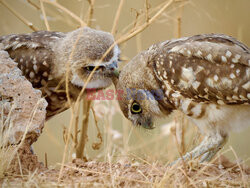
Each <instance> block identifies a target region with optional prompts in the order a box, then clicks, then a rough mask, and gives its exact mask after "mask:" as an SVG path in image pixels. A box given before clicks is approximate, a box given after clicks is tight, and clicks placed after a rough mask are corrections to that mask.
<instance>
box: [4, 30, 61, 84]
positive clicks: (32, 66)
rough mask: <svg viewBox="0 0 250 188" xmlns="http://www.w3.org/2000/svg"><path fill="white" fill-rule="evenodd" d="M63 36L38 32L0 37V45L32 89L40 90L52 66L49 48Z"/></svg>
mask: <svg viewBox="0 0 250 188" xmlns="http://www.w3.org/2000/svg"><path fill="white" fill-rule="evenodd" d="M64 36H65V34H64V33H60V32H50V31H38V32H34V33H30V34H12V35H7V36H1V37H0V43H2V44H3V46H4V50H6V51H7V52H8V53H9V55H10V57H11V58H12V59H13V60H14V61H15V62H16V63H18V68H19V69H21V71H22V72H23V75H24V76H25V77H26V78H27V79H28V80H29V81H30V82H31V83H32V85H33V87H35V88H41V87H42V86H43V85H45V84H46V82H47V80H48V77H49V74H50V70H51V66H52V63H51V62H52V61H53V50H52V48H51V46H52V44H53V43H55V41H57V40H59V39H61V38H63V37H64Z"/></svg>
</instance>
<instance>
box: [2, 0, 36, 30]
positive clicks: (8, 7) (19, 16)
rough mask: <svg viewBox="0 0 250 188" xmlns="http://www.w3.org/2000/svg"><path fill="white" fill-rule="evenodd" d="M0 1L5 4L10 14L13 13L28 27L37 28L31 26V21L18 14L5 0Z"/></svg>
mask: <svg viewBox="0 0 250 188" xmlns="http://www.w3.org/2000/svg"><path fill="white" fill-rule="evenodd" d="M0 3H1V4H2V5H3V6H5V7H6V8H7V9H8V10H9V11H10V12H11V13H12V14H14V15H15V16H16V17H17V18H18V19H19V20H20V21H21V22H23V23H24V24H25V25H27V26H28V27H29V28H30V29H32V30H33V31H38V29H37V28H36V27H35V26H33V24H32V23H31V22H29V21H28V20H26V19H25V18H24V17H23V16H22V15H20V14H18V13H17V12H16V11H15V10H14V9H13V8H12V7H10V6H9V5H8V4H7V3H6V2H4V1H3V0H0Z"/></svg>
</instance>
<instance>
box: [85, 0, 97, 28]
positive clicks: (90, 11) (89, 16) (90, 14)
mask: <svg viewBox="0 0 250 188" xmlns="http://www.w3.org/2000/svg"><path fill="white" fill-rule="evenodd" d="M87 1H88V2H89V9H88V13H87V15H86V20H85V21H86V23H87V26H91V23H92V17H93V14H94V4H95V0H87Z"/></svg>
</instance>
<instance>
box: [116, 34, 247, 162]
mask: <svg viewBox="0 0 250 188" xmlns="http://www.w3.org/2000/svg"><path fill="white" fill-rule="evenodd" d="M116 88H117V89H118V90H123V91H124V95H123V97H122V100H120V101H119V104H120V107H121V110H122V111H123V113H124V115H125V116H126V117H127V118H129V119H130V120H131V121H132V122H133V123H134V124H137V125H141V126H143V127H145V128H152V127H153V118H154V117H155V116H162V115H168V114H170V113H171V112H172V111H174V110H179V111H182V112H183V113H184V114H186V116H187V117H188V118H189V119H191V120H192V121H193V122H194V123H195V124H196V125H197V126H198V127H199V129H200V130H201V132H202V133H203V134H205V138H204V141H203V142H202V143H201V144H200V145H199V146H198V147H197V148H195V149H194V150H193V151H191V152H190V153H188V154H187V155H185V156H184V158H188V157H190V155H192V157H198V156H201V155H203V156H202V160H203V161H204V160H210V159H211V158H212V157H213V156H214V154H215V153H216V152H217V151H218V150H219V149H220V148H221V147H222V146H223V144H224V143H225V140H226V138H227V135H228V132H229V131H230V130H233V129H234V130H235V129H239V128H240V127H245V126H247V125H249V124H250V50H249V48H248V47H247V46H245V45H244V44H242V43H240V42H239V41H237V40H236V39H234V38H232V37H229V36H226V35H218V34H207V35H196V36H192V37H187V38H181V39H175V40H170V41H166V42H162V43H158V44H155V45H153V46H151V47H150V48H149V49H148V50H146V51H144V52H141V53H140V54H138V55H137V56H136V57H135V58H133V59H132V61H131V62H130V63H128V64H127V65H126V66H125V67H124V69H123V71H122V72H121V74H120V77H119V81H118V83H117V84H116ZM132 89H135V90H136V91H135V93H144V95H145V96H146V95H147V96H148V92H149V94H151V95H152V96H154V97H155V95H154V94H153V93H152V92H151V91H155V90H160V91H161V93H162V98H160V99H159V100H156V99H155V100H152V99H151V100H139V99H137V98H136V97H134V98H131V97H128V94H129V93H128V92H127V91H128V90H129V91H130V90H132ZM145 91H147V93H146V92H145ZM135 104H136V105H137V109H139V108H140V109H141V110H137V111H136V112H138V113H136V112H135V111H134V109H133V106H134V105H135ZM138 106H139V107H138Z"/></svg>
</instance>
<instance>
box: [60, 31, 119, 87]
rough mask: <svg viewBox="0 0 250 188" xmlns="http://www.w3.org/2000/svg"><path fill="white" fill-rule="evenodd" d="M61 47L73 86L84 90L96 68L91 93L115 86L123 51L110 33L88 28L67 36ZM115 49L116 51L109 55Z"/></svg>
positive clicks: (88, 85)
mask: <svg viewBox="0 0 250 188" xmlns="http://www.w3.org/2000/svg"><path fill="white" fill-rule="evenodd" d="M60 43H61V46H60V47H59V48H60V50H59V51H60V52H61V54H62V56H63V57H62V59H64V60H65V59H68V61H69V62H70V71H71V75H70V76H71V83H72V84H73V85H76V86H78V87H83V86H84V84H85V82H86V80H87V78H88V76H89V75H90V74H91V72H92V71H94V69H95V67H97V68H96V70H95V71H94V74H93V76H92V78H91V80H90V81H89V82H88V84H87V87H86V88H87V89H92V88H98V89H100V88H106V87H108V86H109V85H110V84H111V83H112V77H113V76H115V75H116V72H117V63H118V61H119V55H120V50H119V47H118V46H117V45H114V43H115V40H114V38H113V36H112V35H111V34H110V33H107V32H104V31H99V30H95V29H91V28H89V27H84V28H80V29H77V30H75V31H72V32H70V33H67V34H66V37H64V38H63V40H62V41H61V42H60ZM112 45H113V46H114V47H113V48H112V49H111V50H110V51H109V53H107V55H105V53H106V52H107V51H108V50H109V48H110V47H111V46H112ZM104 55H105V56H104Z"/></svg>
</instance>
